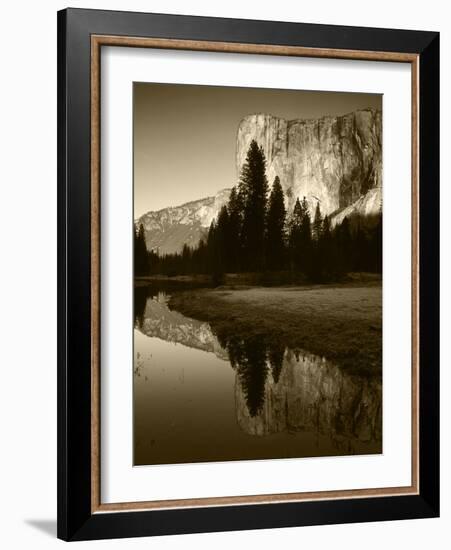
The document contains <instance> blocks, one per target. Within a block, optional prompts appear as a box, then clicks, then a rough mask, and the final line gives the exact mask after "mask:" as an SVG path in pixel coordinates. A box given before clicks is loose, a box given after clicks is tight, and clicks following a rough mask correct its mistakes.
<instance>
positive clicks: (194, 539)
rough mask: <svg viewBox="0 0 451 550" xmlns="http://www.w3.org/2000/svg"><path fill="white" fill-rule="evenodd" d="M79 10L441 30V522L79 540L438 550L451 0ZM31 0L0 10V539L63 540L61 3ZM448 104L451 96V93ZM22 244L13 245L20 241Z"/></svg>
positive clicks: (445, 474)
mask: <svg viewBox="0 0 451 550" xmlns="http://www.w3.org/2000/svg"><path fill="white" fill-rule="evenodd" d="M70 5H71V6H72V7H86V8H88V7H89V8H102V9H118V10H120V9H124V10H134V11H152V12H160V13H180V14H192V15H210V16H217V17H240V18H248V19H249V18H255V19H269V20H271V19H273V20H282V21H302V22H309V23H328V24H344V25H359V26H379V27H392V28H411V29H426V30H435V31H440V32H441V33H442V34H441V56H442V59H441V71H442V74H441V97H442V104H441V138H442V142H441V152H442V171H441V180H442V195H441V211H442V222H441V223H442V241H441V247H442V289H441V303H442V328H441V335H442V425H441V438H442V439H441V441H442V517H441V518H440V519H434V520H420V521H404V522H389V523H388V522H387V523H378V524H360V525H338V526H327V527H308V528H296V529H279V530H265V531H246V532H239V533H215V534H204V535H184V536H177V537H161V538H155V539H152V540H150V539H130V540H125V541H124V540H122V541H102V542H97V543H83V546H84V547H93V546H94V544H97V545H98V546H104V547H105V545H106V546H108V547H110V546H111V547H112V548H121V549H122V548H140V547H141V548H143V547H144V546H145V545H149V544H152V547H153V548H156V549H160V548H161V549H162V548H164V549H167V548H170V549H173V548H174V549H178V548H184V549H186V548H196V550H202V549H203V548H205V549H206V548H212V547H214V548H219V549H220V548H229V547H230V546H234V547H236V548H240V547H258V548H262V549H263V548H274V547H281V546H282V545H287V546H289V547H291V546H299V545H301V544H302V546H303V547H304V548H308V547H309V546H313V547H316V548H325V547H327V545H331V546H333V548H334V549H337V550H339V549H341V548H346V550H351V549H354V548H359V549H360V548H362V547H365V549H366V550H371V549H373V548H374V549H376V548H377V549H378V550H380V549H381V548H383V547H396V546H397V545H398V546H399V545H402V546H403V547H407V546H408V547H409V548H410V549H412V550H413V549H417V548H418V549H420V548H421V549H424V548H426V547H434V548H443V547H445V540H447V539H449V538H450V535H451V528H450V525H451V497H450V489H451V487H450V480H451V476H450V468H449V464H450V463H451V446H450V439H451V438H450V433H451V430H450V427H451V426H450V418H451V406H450V403H451V400H450V399H449V398H448V391H447V390H448V389H449V387H450V381H451V379H450V374H449V365H450V362H451V353H450V352H451V347H450V337H449V334H450V330H451V324H450V314H449V309H450V306H451V302H450V286H449V283H448V284H446V281H448V282H449V281H451V262H450V253H449V251H450V249H451V243H450V235H451V217H450V216H449V214H448V212H447V206H448V205H449V204H450V199H451V196H450V194H451V190H450V186H449V182H450V180H451V170H450V166H449V162H448V159H449V151H450V150H451V135H450V126H451V124H450V123H451V120H450V104H449V98H450V97H451V79H450V72H451V71H450V66H451V55H450V52H451V17H450V14H449V10H448V9H447V4H446V2H443V1H441V0H429V1H428V2H424V0H421V1H420V0H411V1H410V2H409V3H405V2H399V3H396V2H393V0H378V1H377V2H374V3H369V2H362V1H361V0H341V1H340V2H336V1H334V0H322V1H321V2H303V3H299V2H293V1H290V0H278V1H277V2H274V1H273V0H271V1H267V0H260V1H254V0H248V1H247V2H243V1H242V0H228V2H221V3H219V2H216V3H215V2H211V1H206V0H190V1H189V2H186V1H185V2H183V0H165V1H163V0H155V1H151V2H150V1H149V2H145V1H141V2H139V1H136V0H135V1H133V0H131V1H127V2H125V1H119V0H109V1H100V0H99V1H97V2H93V1H89V0H85V1H84V2H79V1H77V0H72V1H71V3H70ZM66 6H67V4H66V3H65V2H61V1H57V0H47V1H46V2H45V3H41V2H31V1H30V0H26V1H22V2H17V3H15V4H14V3H12V2H11V3H7V4H5V5H4V6H3V8H2V35H1V38H2V40H1V44H2V48H1V50H0V52H1V53H0V56H1V74H2V78H1V85H0V151H1V157H0V158H1V161H0V185H1V187H0V226H1V227H0V235H1V241H0V242H1V246H0V250H1V255H2V269H1V271H0V279H1V284H0V323H1V327H0V328H1V332H0V334H1V335H2V338H1V346H0V354H1V355H0V365H1V372H2V381H1V384H0V422H1V436H2V438H1V453H0V525H1V526H2V528H1V530H0V540H1V546H2V547H4V548H8V549H15V548H27V547H28V548H29V547H32V548H35V549H40V548H46V549H47V548H53V547H55V546H56V545H62V544H63V543H62V542H61V541H58V540H56V538H55V536H56V11H57V10H58V9H62V8H64V7H66ZM446 100H448V101H446ZM18 245H19V246H18Z"/></svg>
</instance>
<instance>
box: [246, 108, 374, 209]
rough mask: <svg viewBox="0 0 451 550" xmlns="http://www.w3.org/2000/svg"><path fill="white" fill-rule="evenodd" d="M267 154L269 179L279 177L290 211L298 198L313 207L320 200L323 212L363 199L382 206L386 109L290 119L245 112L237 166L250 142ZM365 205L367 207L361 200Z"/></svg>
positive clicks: (270, 180)
mask: <svg viewBox="0 0 451 550" xmlns="http://www.w3.org/2000/svg"><path fill="white" fill-rule="evenodd" d="M253 139H255V140H256V141H257V143H258V144H259V145H260V146H261V147H262V148H263V151H264V153H265V156H266V163H267V164H266V173H267V176H268V181H269V183H270V184H272V182H273V181H274V178H275V177H276V176H279V178H280V182H281V184H282V188H283V190H284V192H285V195H286V197H287V203H288V204H287V207H288V211H291V210H292V209H293V206H294V203H295V202H296V199H297V198H298V197H300V198H302V197H304V196H305V197H306V198H307V201H308V202H309V205H310V208H311V210H313V209H314V208H315V207H316V203H317V202H319V203H320V207H321V211H322V212H323V214H328V215H330V214H333V213H334V212H337V211H339V210H340V209H344V208H349V207H352V205H354V204H355V203H356V202H357V201H359V200H360V201H361V202H364V203H365V205H367V203H366V202H365V201H364V199H365V197H366V195H367V193H368V192H369V191H371V196H372V198H371V201H370V206H369V207H368V208H367V210H370V211H371V212H373V211H379V210H380V208H381V200H382V114H381V112H380V111H377V110H373V109H365V110H360V111H355V112H353V113H349V114H346V115H344V116H340V117H323V118H319V119H311V120H303V119H299V120H285V119H282V118H277V117H274V116H272V115H268V114H254V115H250V116H247V117H245V118H244V119H243V120H242V121H241V123H240V125H239V128H238V133H237V148H236V167H237V171H238V172H239V170H240V169H241V166H242V165H243V163H244V161H245V159H246V154H247V151H248V149H249V145H250V143H251V141H252V140H253ZM356 206H357V209H358V210H360V209H361V208H362V207H363V206H362V205H356Z"/></svg>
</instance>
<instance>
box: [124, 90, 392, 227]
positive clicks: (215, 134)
mask: <svg viewBox="0 0 451 550" xmlns="http://www.w3.org/2000/svg"><path fill="white" fill-rule="evenodd" d="M133 92H134V117H133V120H134V217H135V218H136V217H139V216H140V215H142V214H144V213H145V212H148V211H149V210H160V209H161V208H165V207H167V206H178V205H180V204H183V203H184V202H188V201H192V200H196V199H201V198H203V197H208V196H211V195H214V194H215V193H217V191H219V190H220V189H224V188H226V187H232V186H233V185H235V184H236V183H237V181H236V179H237V175H236V167H235V146H236V134H237V130H238V125H239V123H240V121H241V119H242V118H244V117H245V116H246V115H250V114H253V113H268V114H272V115H274V116H278V117H282V118H285V119H287V120H293V119H296V118H317V117H321V116H325V115H333V116H336V115H344V114H346V113H349V112H351V111H355V110H357V109H364V108H366V107H373V108H379V109H381V108H382V96H381V95H378V94H357V93H342V92H340V93H338V92H311V91H308V92H303V91H298V90H270V89H256V88H228V87H216V86H193V85H183V84H153V83H151V84H149V83H134V89H133Z"/></svg>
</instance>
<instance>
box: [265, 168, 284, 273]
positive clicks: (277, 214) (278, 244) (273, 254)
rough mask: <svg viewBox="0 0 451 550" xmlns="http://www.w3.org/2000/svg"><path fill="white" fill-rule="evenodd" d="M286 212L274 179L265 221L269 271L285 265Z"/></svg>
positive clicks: (280, 187) (281, 195)
mask: <svg viewBox="0 0 451 550" xmlns="http://www.w3.org/2000/svg"><path fill="white" fill-rule="evenodd" d="M286 215H287V212H286V209H285V203H284V199H283V190H282V186H281V185H280V179H279V177H278V176H276V177H275V179H274V183H273V186H272V190H271V195H270V197H269V206H268V215H267V220H266V240H267V242H266V257H267V265H268V267H269V268H270V269H274V270H281V269H283V267H284V264H285V218H286Z"/></svg>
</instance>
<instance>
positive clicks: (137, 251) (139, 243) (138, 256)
mask: <svg viewBox="0 0 451 550" xmlns="http://www.w3.org/2000/svg"><path fill="white" fill-rule="evenodd" d="M133 244H134V246H133V248H134V251H133V253H134V264H135V265H134V267H135V276H136V275H147V274H148V270H149V257H148V252H147V245H146V237H145V232H144V226H143V224H142V223H141V224H140V225H139V227H135V231H134V239H133Z"/></svg>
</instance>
